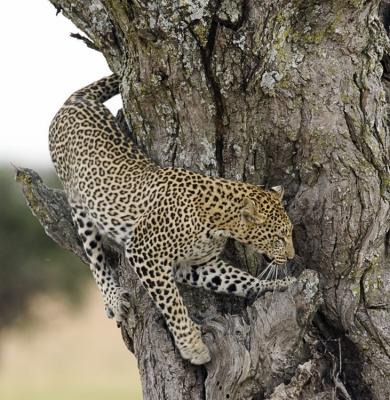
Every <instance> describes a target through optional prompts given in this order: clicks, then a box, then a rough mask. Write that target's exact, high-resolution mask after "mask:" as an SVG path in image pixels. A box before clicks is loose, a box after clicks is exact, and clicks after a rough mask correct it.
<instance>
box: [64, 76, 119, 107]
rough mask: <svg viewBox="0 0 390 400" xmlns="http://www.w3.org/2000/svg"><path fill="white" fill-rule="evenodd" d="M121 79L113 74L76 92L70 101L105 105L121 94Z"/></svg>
mask: <svg viewBox="0 0 390 400" xmlns="http://www.w3.org/2000/svg"><path fill="white" fill-rule="evenodd" d="M120 81H121V80H120V77H119V76H118V75H115V74H112V75H110V76H106V77H105V78H102V79H100V80H98V81H96V82H93V83H91V84H90V85H88V86H85V87H84V88H82V89H80V90H78V91H77V92H74V93H73V94H72V95H71V96H70V97H69V99H68V101H80V100H81V101H82V100H83V99H85V100H90V101H95V102H98V103H104V102H105V101H107V100H109V99H110V98H111V97H114V96H115V95H117V94H118V93H119V84H120Z"/></svg>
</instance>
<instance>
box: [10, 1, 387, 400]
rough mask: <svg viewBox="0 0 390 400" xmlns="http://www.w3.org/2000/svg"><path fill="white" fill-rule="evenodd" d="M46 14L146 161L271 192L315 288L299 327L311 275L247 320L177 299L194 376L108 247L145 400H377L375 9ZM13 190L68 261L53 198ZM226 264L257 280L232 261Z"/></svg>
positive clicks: (38, 186)
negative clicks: (191, 328) (283, 201)
mask: <svg viewBox="0 0 390 400" xmlns="http://www.w3.org/2000/svg"><path fill="white" fill-rule="evenodd" d="M51 2H52V3H53V4H54V5H55V6H56V7H57V10H58V11H62V12H63V13H64V15H65V16H67V17H68V18H70V19H71V20H72V21H73V22H74V23H75V25H77V26H78V27H79V28H80V29H81V30H83V31H84V32H85V34H86V35H87V36H88V38H89V39H88V40H89V42H88V43H89V44H90V45H91V46H92V47H96V49H98V50H99V51H101V52H102V53H103V54H104V56H105V57H106V59H107V62H108V64H109V65H110V67H111V69H112V70H113V71H114V72H116V73H118V74H120V75H121V76H122V77H123V81H122V90H121V92H122V98H123V105H124V110H123V111H124V114H125V118H126V121H127V124H128V126H129V127H130V130H131V132H130V134H131V135H132V137H133V139H134V140H135V141H136V142H137V143H138V144H139V145H140V146H141V147H142V148H143V149H144V150H145V151H146V152H147V153H148V154H149V155H150V156H151V157H152V158H153V159H154V160H156V162H158V163H159V164H160V165H163V166H167V165H170V166H172V165H173V166H181V167H185V168H189V169H192V170H195V171H200V172H203V173H207V174H212V175H220V176H225V177H227V178H233V179H240V180H241V179H242V180H246V181H249V182H253V183H256V184H263V185H270V186H271V185H276V184H283V185H284V187H285V188H286V191H287V208H288V211H289V214H290V216H291V218H292V220H293V223H294V226H295V228H294V232H295V233H294V240H295V247H296V250H297V253H298V254H299V257H297V260H296V262H295V270H296V272H297V273H299V272H301V271H302V270H303V269H304V268H310V269H312V270H315V271H317V272H318V276H319V286H320V289H321V290H320V292H321V294H322V297H323V299H324V301H323V303H322V305H321V307H320V309H319V311H318V312H317V313H316V315H315V317H314V324H310V322H311V319H312V317H313V315H314V313H315V311H316V310H317V307H318V306H319V303H320V296H319V294H318V291H317V284H318V280H317V275H316V274H315V273H314V272H310V271H305V272H304V273H303V274H302V275H301V278H300V279H299V281H298V283H297V284H296V285H295V286H294V287H293V288H292V289H291V291H289V292H286V293H275V294H269V295H267V296H265V297H264V298H262V299H259V300H257V301H256V302H255V303H254V304H251V305H248V304H244V303H243V302H241V301H239V300H237V299H230V298H226V297H222V296H212V295H210V294H206V293H205V292H201V291H195V290H187V289H185V288H182V289H183V293H184V296H185V300H186V303H187V305H188V306H189V309H190V310H191V313H192V316H193V318H195V319H198V320H201V321H203V328H204V331H205V340H206V342H207V343H208V345H209V346H210V348H211V352H212V357H213V360H212V362H211V363H210V364H209V365H206V366H205V367H202V368H195V367H193V366H191V365H189V364H188V363H185V362H183V361H182V360H181V359H180V356H179V355H178V354H177V352H176V351H175V349H174V346H173V344H172V340H171V339H170V337H169V334H168V332H167V330H166V328H165V327H164V324H163V320H162V318H161V317H160V315H159V313H158V312H157V310H156V309H155V308H154V307H153V305H152V303H151V301H150V300H149V299H148V297H147V296H146V294H145V292H144V291H143V289H142V288H141V286H140V285H139V283H138V281H137V280H136V279H135V277H134V275H133V273H132V271H131V268H130V267H129V266H127V265H125V264H124V261H123V257H121V252H120V250H119V249H117V248H115V247H112V246H110V245H109V244H108V248H110V249H111V254H112V257H113V260H116V262H118V264H119V268H118V272H119V276H120V279H121V281H122V282H123V283H124V284H126V285H128V286H130V287H132V288H133V289H134V290H133V293H134V297H133V305H134V307H133V310H132V318H131V320H130V321H129V322H128V323H127V324H123V325H122V327H121V328H122V333H123V336H124V338H125V342H126V343H127V344H128V347H129V349H130V350H131V351H134V353H135V355H136V357H137V359H138V362H139V367H140V373H141V379H142V382H143V389H144V398H145V399H212V400H214V399H227V398H230V399H239V400H240V399H262V398H270V399H274V400H275V399H287V398H288V399H300V398H302V399H309V398H313V399H314V398H316V399H317V398H335V396H339V397H340V398H354V399H389V398H390V385H389V381H390V330H389V327H390V313H389V310H390V294H389V293H390V259H389V257H390V254H389V241H390V207H389V198H390V193H389V192H390V190H389V186H390V176H389V147H390V146H389V143H390V141H389V130H388V112H389V109H388V105H387V98H388V93H390V92H389V91H388V88H389V81H388V80H387V79H388V75H387V72H388V70H387V68H388V66H389V65H390V63H389V62H388V56H387V53H388V51H389V42H388V38H387V35H386V32H385V29H384V26H383V23H382V22H383V21H384V24H385V26H386V29H387V25H388V20H389V18H388V4H387V2H383V4H382V5H381V14H382V15H383V16H384V17H383V21H381V19H380V18H379V17H378V8H379V2H378V1H363V0H350V1H344V0H338V1H329V0H328V1H325V0H323V1H312V0H294V1H287V0H264V1H261V2H260V1H253V0H225V1H224V0H209V1H207V0H193V1H189V0H188V1H187V0H181V1H166V0H161V1H153V0H151V1H138V0H133V1H127V2H126V1H120V0H51ZM383 68H385V74H384V73H383ZM94 78H98V77H91V79H94ZM18 176H19V179H20V180H21V181H22V182H23V186H24V189H25V193H26V196H27V198H28V200H29V203H30V206H31V208H32V209H33V211H34V212H35V214H36V215H37V217H38V218H39V219H40V221H41V222H42V223H43V225H44V226H45V228H46V230H47V232H48V234H49V235H51V236H52V237H53V238H54V239H55V240H57V241H58V242H59V243H60V244H61V245H62V246H64V247H67V248H69V249H71V250H72V251H74V252H76V254H79V255H80V256H81V257H82V251H81V247H80V245H79V243H78V241H77V239H76V237H75V232H74V229H73V227H72V225H71V224H70V222H69V221H70V220H69V212H68V209H67V206H66V202H65V200H64V198H63V195H62V194H61V193H59V192H57V191H55V192H53V191H50V190H49V189H47V188H45V187H44V186H43V185H42V183H41V182H40V181H39V179H38V178H37V177H36V176H35V175H34V174H33V173H32V172H29V171H26V170H19V172H18ZM226 256H227V257H230V258H232V259H233V260H234V262H235V263H236V264H239V265H241V267H242V268H247V269H248V270H250V271H251V272H252V273H256V272H257V271H256V265H258V262H259V260H258V258H257V257H256V256H255V255H253V254H251V252H250V251H249V250H248V249H243V248H242V247H240V246H238V245H237V244H236V243H231V244H230V246H229V248H228V252H227V255H226ZM91 334H93V333H91Z"/></svg>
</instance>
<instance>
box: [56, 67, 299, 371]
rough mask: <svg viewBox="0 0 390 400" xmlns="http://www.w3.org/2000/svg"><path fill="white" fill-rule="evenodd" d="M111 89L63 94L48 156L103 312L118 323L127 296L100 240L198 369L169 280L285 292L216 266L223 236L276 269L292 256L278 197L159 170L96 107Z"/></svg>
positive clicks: (280, 283)
mask: <svg viewBox="0 0 390 400" xmlns="http://www.w3.org/2000/svg"><path fill="white" fill-rule="evenodd" d="M119 83H120V80H119V77H117V76H115V75H112V76H110V77H107V78H104V79H101V80H100V81H97V82H95V83H93V84H91V85H89V86H87V87H85V88H84V89H81V90H79V91H77V92H75V93H74V94H73V95H71V96H70V98H69V99H68V100H67V101H66V102H65V104H64V105H63V107H62V108H61V109H60V110H59V111H58V113H57V115H56V116H55V117H54V119H53V122H52V123H51V126H50V135H49V139H50V152H51V156H52V159H53V162H54V165H55V168H56V170H57V173H58V175H59V177H60V179H61V181H62V183H63V186H64V189H65V191H66V193H67V196H68V200H69V203H70V205H71V207H72V216H73V220H74V222H75V224H76V225H77V227H78V233H79V235H80V237H81V239H82V242H83V244H84V248H85V252H86V254H87V255H88V258H89V262H90V267H91V270H92V273H93V276H94V278H95V280H96V283H97V285H98V287H99V289H100V291H101V293H102V295H103V299H104V302H105V304H106V310H107V314H108V315H109V316H110V317H114V318H116V320H118V321H121V320H123V319H125V318H126V316H127V312H128V307H129V303H128V301H129V293H128V290H127V289H126V288H123V287H120V285H119V284H118V282H117V280H116V279H115V277H114V274H113V272H112V270H111V269H110V267H109V265H107V263H106V261H105V257H104V253H103V251H102V247H101V237H102V235H108V236H110V237H111V238H112V239H114V240H115V241H116V242H118V243H120V244H121V245H123V246H124V248H125V251H126V257H127V258H128V260H129V261H130V264H131V265H132V266H133V267H134V269H135V271H136V273H137V275H138V276H139V278H140V280H141V281H142V283H143V285H144V287H145V288H146V290H147V291H148V293H149V294H150V296H151V297H152V299H153V300H154V302H155V303H156V304H157V306H158V307H159V309H160V310H161V312H162V314H163V315H164V317H165V319H166V321H167V324H168V327H169V329H170V330H171V332H172V334H173V336H174V339H175V343H176V345H177V347H178V348H179V350H180V352H181V354H182V356H183V357H184V358H185V359H188V360H190V361H191V362H192V363H193V364H204V363H206V362H208V361H209V360H210V354H209V350H208V348H207V347H206V345H205V344H204V343H203V341H202V338H201V333H200V330H199V327H198V326H197V325H196V324H195V323H194V322H193V321H191V319H190V318H189V317H188V312H187V308H186V307H185V306H184V304H183V300H182V297H181V296H180V294H179V291H178V289H177V286H176V282H182V283H185V284H189V285H192V286H197V287H203V288H205V289H208V290H212V291H215V292H220V293H231V294H234V295H238V296H243V297H247V296H253V295H258V294H259V293H262V292H263V291H265V290H273V289H277V290H284V289H285V288H286V287H287V286H288V285H289V284H290V283H291V282H292V281H293V279H292V278H286V279H284V280H275V281H264V280H259V279H257V278H255V277H253V276H251V275H249V274H247V273H246V272H243V271H241V270H239V269H237V268H234V267H232V266H231V265H229V264H228V263H226V262H225V261H223V260H221V259H220V258H219V256H220V253H221V251H222V249H223V247H224V245H225V242H226V240H227V238H234V239H236V240H238V241H240V242H242V243H244V244H247V245H249V246H252V247H253V248H254V249H255V250H257V251H258V252H260V253H264V254H265V255H266V256H267V257H268V258H270V259H274V260H275V262H277V263H284V262H285V261H286V260H287V259H290V258H292V257H293V256H294V247H293V244H292V225H291V222H290V220H289V218H288V216H287V214H286V212H285V210H284V208H283V205H282V202H281V197H282V191H281V190H280V188H276V190H275V191H266V190H264V189H262V188H260V187H258V186H254V185H250V184H248V183H243V182H236V181H230V180H226V179H222V178H214V177H209V176H204V175H200V174H197V173H194V172H191V171H187V170H184V169H180V168H160V167H158V166H157V165H155V164H154V163H152V162H151V161H150V160H149V159H148V158H147V157H146V156H145V155H144V154H143V153H142V152H141V151H140V150H139V149H138V148H137V147H136V146H135V145H134V144H133V143H132V142H131V140H130V139H129V138H127V137H126V136H125V135H123V133H122V132H121V130H120V128H119V127H118V125H117V123H116V121H115V119H114V117H113V116H112V114H111V113H110V112H109V110H108V109H107V108H106V107H105V106H104V105H103V102H104V101H106V100H107V99H109V98H110V97H112V96H113V95H115V94H117V93H118V90H119Z"/></svg>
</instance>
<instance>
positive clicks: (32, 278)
mask: <svg viewBox="0 0 390 400" xmlns="http://www.w3.org/2000/svg"><path fill="white" fill-rule="evenodd" d="M48 179H49V180H50V181H53V180H54V179H55V178H54V176H53V175H49V176H48ZM48 179H46V181H47V180H48ZM88 272H89V271H88V268H87V267H86V266H85V265H83V264H82V263H81V262H80V261H79V260H78V259H77V258H76V257H75V256H73V255H71V254H70V253H68V252H66V251H65V250H62V249H61V248H59V247H58V246H57V245H56V244H55V243H54V242H53V241H52V240H51V239H50V238H48V237H47V236H46V234H45V232H44V230H43V228H42V227H41V225H40V224H39V223H38V222H37V221H36V219H35V218H34V217H33V216H32V214H31V212H30V210H29V209H28V207H27V205H26V202H25V201H24V198H23V196H22V193H21V190H20V188H19V187H18V185H17V184H16V182H15V180H14V174H13V171H12V170H11V169H10V168H0V329H1V328H2V327H4V326H5V325H8V324H10V323H12V322H14V321H15V320H16V319H17V318H18V317H20V316H21V315H23V314H25V312H26V310H27V307H28V304H29V300H30V299H31V298H32V297H33V296H34V295H35V294H37V293H40V292H53V291H57V292H61V293H63V294H64V295H65V296H66V298H67V299H69V300H70V301H73V302H78V301H80V300H81V298H82V289H83V286H84V285H85V279H86V277H87V276H88V275H89V274H88Z"/></svg>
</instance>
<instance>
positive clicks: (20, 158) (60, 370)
mask: <svg viewBox="0 0 390 400" xmlns="http://www.w3.org/2000/svg"><path fill="white" fill-rule="evenodd" d="M77 31H78V30H77V29H76V28H75V27H74V26H73V25H72V24H71V23H70V22H69V21H68V20H66V19H65V18H64V17H63V16H62V15H58V16H56V10H55V8H54V7H53V6H52V5H51V4H50V3H49V1H48V0H36V1H34V2H30V1H23V2H5V3H4V4H3V5H2V12H1V14H0V34H1V35H0V41H1V48H2V54H3V57H2V60H3V61H2V64H1V66H0V68H1V71H0V72H1V73H0V85H1V88H2V92H1V98H0V110H1V118H0V399H2V400H22V399H23V400H24V399H26V400H27V399H29V400H38V399H40V400H46V399H56V400H62V399H72V400H78V399H83V400H89V399H94V400H99V399H107V398H115V399H134V400H137V399H141V389H140V382H139V376H138V371H137V366H136V361H135V358H134V357H133V355H132V354H130V353H129V352H128V351H127V349H126V347H125V345H124V344H123V343H122V339H121V335H120V331H119V330H118V329H117V328H116V324H115V323H114V322H113V321H111V320H108V319H107V318H106V316H105V312H104V307H103V303H102V300H101V298H100V295H99V293H98V290H97V289H96V288H95V285H94V282H93V279H92V277H91V275H90V273H89V269H88V267H87V266H86V265H84V264H82V263H81V262H80V261H79V260H78V259H77V258H76V257H74V256H73V255H71V254H70V253H68V252H66V251H65V250H62V249H61V248H59V247H58V246H57V245H56V244H55V243H54V242H52V241H51V240H50V239H49V238H48V237H47V236H46V235H45V233H44V231H43V229H42V227H41V226H40V225H39V223H38V222H37V221H36V220H35V218H34V217H33V216H32V215H31V213H30V211H29V209H28V208H27V206H26V203H25V201H24V198H23V196H22V194H21V190H20V188H19V187H18V185H17V184H16V182H15V180H14V171H13V167H12V164H13V165H17V166H21V167H28V168H33V169H35V170H36V171H37V172H38V173H39V174H40V175H41V177H42V178H43V179H44V181H45V182H46V184H48V185H49V186H55V187H58V186H59V183H58V181H57V179H56V177H55V173H54V170H53V168H52V166H51V162H50V156H49V152H48V145H47V134H48V127H49V124H50V121H51V119H52V118H53V116H54V114H55V113H56V111H57V110H58V108H59V107H60V106H61V105H62V103H63V102H64V100H65V99H66V98H67V97H68V95H69V94H70V93H72V92H73V91H74V90H76V89H78V88H80V87H82V86H84V85H86V84H88V83H90V82H92V81H94V80H96V79H99V78H100V77H102V76H105V75H107V74H109V73H110V72H109V69H108V67H107V65H106V63H105V60H104V58H103V57H102V55H100V54H99V53H97V52H94V51H93V50H90V49H88V48H87V47H86V46H85V45H84V44H83V43H82V42H80V41H77V40H75V39H72V38H70V37H69V34H70V33H71V32H77ZM109 107H110V108H111V109H112V110H113V111H114V112H115V111H116V110H117V109H118V108H119V107H120V98H119V97H117V98H116V99H113V100H111V102H110V104H109Z"/></svg>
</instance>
